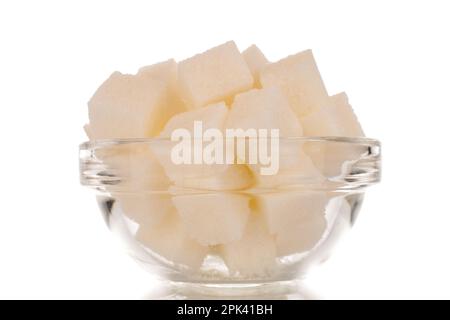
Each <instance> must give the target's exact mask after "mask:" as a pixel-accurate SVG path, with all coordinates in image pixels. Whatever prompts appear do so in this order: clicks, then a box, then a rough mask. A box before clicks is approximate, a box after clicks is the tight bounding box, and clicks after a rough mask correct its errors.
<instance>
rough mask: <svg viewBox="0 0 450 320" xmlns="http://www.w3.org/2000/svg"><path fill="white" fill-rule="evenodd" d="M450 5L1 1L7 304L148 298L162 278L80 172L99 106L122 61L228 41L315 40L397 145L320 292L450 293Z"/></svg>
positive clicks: (271, 52)
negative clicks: (136, 254) (119, 237)
mask: <svg viewBox="0 0 450 320" xmlns="http://www.w3.org/2000/svg"><path fill="white" fill-rule="evenodd" d="M447 2H448V1H422V2H416V1H379V0H378V1H329V2H323V1H310V2H308V3H303V2H300V1H290V2H286V1H280V0H277V1H272V2H267V1H261V0H259V1H230V0H227V1H222V2H218V1H203V2H201V1H180V2H177V3H175V2H172V1H159V2H156V1H154V2H150V1H142V2H138V1H123V2H117V1H111V0H109V1H70V2H69V1H29V2H24V1H2V2H1V3H0V119H1V120H0V121H1V125H0V133H1V138H2V140H1V141H2V144H1V149H0V150H1V159H0V161H1V163H0V164H1V166H0V170H1V174H0V179H1V180H0V181H1V184H0V188H1V196H0V200H1V202H0V298H142V297H145V296H149V295H152V294H154V290H155V289H154V288H155V282H154V279H153V278H152V276H151V275H148V274H146V273H145V272H144V271H142V270H141V269H140V268H139V267H138V266H136V265H135V264H134V262H133V261H132V260H131V259H129V258H128V257H127V256H126V255H125V254H124V253H123V252H122V251H121V250H120V249H118V248H119V246H118V245H117V244H116V243H115V242H114V241H112V239H113V238H112V236H111V235H110V233H109V232H108V231H107V229H106V227H105V225H104V223H103V221H102V218H101V216H100V214H99V212H98V209H97V208H96V203H95V201H94V195H93V192H91V191H90V190H85V189H83V188H82V187H81V186H80V185H79V182H78V144H79V143H80V142H82V141H83V140H84V139H85V137H84V134H83V132H82V126H83V124H84V123H85V122H86V121H87V106H86V102H87V100H88V99H89V98H90V96H91V95H92V93H93V92H94V91H95V89H96V88H97V87H98V85H99V84H100V83H101V82H102V81H103V80H104V79H105V78H106V77H107V76H108V75H109V74H110V73H111V72H112V71H114V70H120V71H122V72H135V71H136V70H137V68H138V67H140V66H143V65H146V64H150V63H154V62H158V61H162V60H165V59H167V58H169V57H174V58H176V59H183V58H186V57H189V56H191V55H193V54H194V53H197V52H201V51H204V50H206V49H208V48H209V47H212V46H215V45H218V44H221V43H223V42H225V41H227V40H231V39H233V40H235V41H236V42H237V44H238V46H240V48H241V49H245V47H247V46H248V45H250V44H252V43H256V44H257V45H258V46H259V47H260V48H261V49H262V50H263V51H264V52H265V54H266V55H267V57H269V59H271V60H277V59H279V58H282V57H283V56H285V55H288V54H292V53H295V52H298V51H300V50H304V49H308V48H312V49H313V51H314V53H315V56H316V60H317V62H318V65H319V68H320V70H321V72H322V76H323V78H324V80H325V82H326V84H327V88H328V90H329V92H330V94H334V93H337V92H339V91H343V90H345V91H346V92H347V93H348V95H349V97H350V99H351V103H352V104H353V106H354V108H355V111H356V112H357V114H358V116H359V118H360V122H361V123H362V124H363V126H364V129H365V131H366V133H367V135H368V136H370V137H373V138H377V139H380V140H381V141H382V143H383V156H384V159H383V169H384V171H383V181H382V183H381V184H380V185H377V186H375V187H373V188H371V189H369V190H368V193H367V197H366V201H365V203H364V205H363V208H362V212H361V214H360V217H359V220H358V222H357V224H356V226H355V228H354V230H353V231H352V233H351V234H350V235H349V237H347V238H346V240H345V241H343V243H342V244H341V246H340V248H339V249H338V250H337V251H336V253H335V255H334V256H333V258H332V260H331V261H330V262H328V263H327V264H325V265H324V266H323V267H322V268H319V269H316V270H315V272H313V273H312V274H311V276H310V278H309V279H308V280H307V286H308V287H309V288H311V290H312V291H314V292H315V293H316V294H317V295H318V296H319V297H322V298H450V276H449V271H450V250H449V244H450V209H449V201H448V199H449V197H450V196H449V191H450V190H449V181H450V175H449V163H450V156H449V143H448V138H449V137H450V134H449V128H450V126H449V121H450V117H449V116H450V112H449V108H450V90H449V87H450V41H449V38H450V37H449V32H450V19H449V14H450V9H449V7H447V6H446V5H447Z"/></svg>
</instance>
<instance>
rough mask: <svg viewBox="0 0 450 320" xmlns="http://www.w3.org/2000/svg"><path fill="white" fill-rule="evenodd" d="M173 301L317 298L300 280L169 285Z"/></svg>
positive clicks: (169, 295) (172, 282) (179, 283)
mask: <svg viewBox="0 0 450 320" xmlns="http://www.w3.org/2000/svg"><path fill="white" fill-rule="evenodd" d="M169 287H170V289H169V292H170V293H169V294H168V295H167V296H166V297H164V299H172V300H193V299H194V300H216V299H220V300H222V299H233V300H252V299H255V300H264V299H266V300H309V299H315V298H316V297H315V296H314V294H312V293H311V292H310V291H309V290H308V289H306V288H305V287H304V286H303V285H302V283H301V282H299V281H298V280H291V281H274V282H258V283H241V284H237V283H232V284H230V283H210V282H208V283H199V282H179V281H171V282H170V283H169Z"/></svg>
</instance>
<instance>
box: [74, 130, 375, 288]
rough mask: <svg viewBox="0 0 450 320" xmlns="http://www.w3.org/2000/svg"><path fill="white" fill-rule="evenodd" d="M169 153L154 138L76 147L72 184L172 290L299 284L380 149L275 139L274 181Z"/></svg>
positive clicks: (346, 224) (328, 244)
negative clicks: (89, 192)
mask: <svg viewBox="0 0 450 320" xmlns="http://www.w3.org/2000/svg"><path fill="white" fill-rule="evenodd" d="M172 146H173V142H171V141H170V140H169V139H158V138H155V139H132V140H131V139H129V140H127V139H124V140H101V141H100V140H98V141H91V142H86V143H83V144H81V145H80V179H81V183H82V185H84V186H87V187H90V188H92V189H94V190H95V191H96V194H97V201H98V204H99V207H100V210H101V213H102V214H103V216H104V218H105V221H106V223H107V225H108V227H109V228H110V229H111V230H112V231H113V232H114V233H116V234H118V235H120V237H121V238H122V239H123V240H124V241H125V243H126V246H127V248H128V252H129V253H130V255H131V256H132V257H133V258H135V260H136V261H137V262H138V263H140V264H141V265H143V266H144V267H145V268H146V269H148V270H149V271H150V272H152V273H153V274H156V275H158V276H159V277H161V278H163V279H165V280H168V281H171V282H174V283H177V284H179V285H186V286H189V285H190V286H197V287H203V288H225V287H227V288H242V287H252V288H256V287H260V286H263V285H269V284H276V283H289V282H291V281H295V280H298V279H299V278H301V277H303V276H304V275H305V274H306V272H307V271H308V269H309V268H310V267H311V266H313V265H315V264H317V263H322V262H324V261H325V260H326V259H327V258H328V257H329V254H330V252H331V250H332V249H333V247H334V245H335V244H336V242H337V240H338V239H339V238H340V237H341V235H342V234H344V233H345V232H347V231H348V230H349V229H350V227H351V226H352V224H353V223H354V222H355V219H356V217H357V215H358V212H359V210H360V207H361V204H362V201H363V196H364V192H365V190H366V188H367V187H368V186H371V185H372V184H374V183H377V182H379V180H380V143H379V142H378V141H376V140H373V139H368V138H340V137H339V138H338V137H292V138H281V139H280V146H281V148H280V152H279V157H280V158H279V171H278V172H277V174H275V175H272V176H261V175H258V174H255V172H258V171H257V170H255V167H254V166H253V167H252V166H247V165H244V164H234V165H220V164H211V165H205V164H203V165H199V164H181V165H178V166H177V165H175V164H173V163H170V160H167V159H170V158H169V156H168V153H169V152H170V148H171V147H172ZM306 155H307V156H308V157H306ZM312 164H313V165H312Z"/></svg>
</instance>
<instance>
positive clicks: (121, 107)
mask: <svg viewBox="0 0 450 320" xmlns="http://www.w3.org/2000/svg"><path fill="white" fill-rule="evenodd" d="M89 120H90V122H89V124H87V125H86V126H85V131H86V133H87V135H88V136H89V138H90V140H101V139H139V138H170V137H171V134H172V132H173V131H174V130H175V129H179V128H184V129H187V130H189V131H192V130H194V121H202V123H203V127H204V128H218V129H219V130H225V129H226V128H241V129H248V128H255V129H259V128H265V129H271V128H276V129H279V133H280V137H281V138H283V137H300V136H344V137H359V136H363V135H364V134H363V131H362V129H361V126H360V125H359V123H358V120H357V118H356V116H355V114H354V113H353V110H352V108H351V106H350V105H349V103H348V100H347V96H346V94H345V93H340V94H337V95H334V96H331V97H330V96H329V95H328V93H327V91H326V89H325V86H324V84H323V82H322V79H321V76H320V74H319V71H318V69H317V66H316V63H315V61H314V58H313V55H312V52H311V51H310V50H307V51H303V52H300V53H298V54H295V55H291V56H288V57H286V58H284V59H282V60H279V61H277V62H269V61H268V60H267V59H266V57H265V56H264V55H263V53H262V52H261V51H260V50H259V49H258V48H257V47H256V46H255V45H252V46H250V47H249V48H248V49H246V50H245V51H243V52H242V53H241V52H240V51H239V50H238V48H237V47H236V45H235V43H234V42H232V41H230V42H227V43H224V44H222V45H220V46H217V47H214V48H212V49H210V50H208V51H206V52H204V53H201V54H198V55H195V56H193V57H191V58H188V59H186V60H183V61H181V62H178V63H177V62H175V61H174V60H173V59H171V60H167V61H165V62H161V63H157V64H154V65H151V66H146V67H143V68H141V69H140V70H139V71H138V72H137V74H134V75H130V74H121V73H119V72H114V73H113V74H112V75H111V76H110V77H109V78H108V79H107V80H106V81H105V82H104V83H103V84H102V85H101V86H100V88H99V89H98V90H97V92H96V93H95V94H94V96H93V97H92V98H91V100H90V101H89ZM165 140H167V139H161V141H165ZM169 146H170V144H166V145H165V144H164V143H162V142H161V143H154V144H150V145H149V146H146V145H142V144H135V145H133V144H130V145H124V147H123V148H121V149H120V151H118V152H116V153H114V154H113V155H109V156H108V157H105V159H104V161H105V162H106V163H107V164H108V165H109V166H112V167H114V168H116V169H118V170H119V172H120V170H121V169H122V170H123V171H126V172H127V179H124V181H123V182H122V187H123V188H124V189H126V190H127V191H128V192H116V193H114V192H112V193H113V196H114V198H115V200H116V204H117V205H118V206H120V208H121V210H122V212H123V214H124V215H125V216H126V217H127V218H128V219H130V220H132V221H133V222H135V223H136V224H137V225H138V229H137V232H136V234H135V235H134V237H135V238H136V240H137V241H139V243H141V244H142V246H144V247H145V248H147V249H148V250H151V251H152V252H154V253H156V254H157V255H158V256H159V257H160V258H161V259H164V260H165V261H169V262H171V263H173V264H175V265H183V266H187V267H189V268H191V269H192V270H199V269H200V268H201V266H202V264H203V261H204V260H205V257H206V256H208V255H211V254H213V255H215V256H218V257H220V258H221V259H223V262H224V263H225V265H226V266H227V267H228V270H229V272H230V274H237V275H240V276H242V277H256V276H264V275H267V274H270V273H271V272H273V270H275V269H276V266H277V263H278V260H279V258H280V257H285V256H289V255H292V254H298V253H303V252H307V251H308V250H311V249H312V248H313V247H314V246H315V245H316V244H317V243H318V242H319V241H320V239H321V238H322V237H323V234H324V232H325V230H326V228H327V219H326V217H325V208H326V206H327V204H328V202H329V197H328V196H327V195H326V194H325V193H314V192H311V193H309V192H302V193H300V194H299V193H298V192H289V191H283V192H276V191H274V192H267V193H260V194H259V193H255V194H251V193H246V192H245V191H246V190H250V189H255V188H266V189H268V190H276V189H277V187H279V186H280V185H281V184H282V183H283V181H286V179H288V178H289V177H290V176H292V175H297V176H301V177H305V176H308V177H312V178H314V179H321V178H323V177H324V176H326V175H328V174H329V173H330V172H324V171H327V170H332V171H333V170H336V168H337V169H339V168H340V165H341V163H338V164H337V166H335V167H334V168H332V167H333V165H332V164H331V165H330V164H329V165H327V166H326V168H325V167H324V166H323V165H319V164H318V162H319V161H320V159H314V154H313V152H311V153H309V151H308V149H307V148H300V147H297V148H295V150H293V149H292V142H291V143H289V141H288V140H287V141H285V143H283V140H281V142H280V155H281V157H280V164H279V170H278V173H277V174H275V175H267V176H264V175H261V173H260V172H261V171H260V170H259V169H260V168H259V166H258V165H255V164H248V163H235V164H211V165H206V164H205V165H196V166H189V165H184V164H181V165H179V164H174V163H173V162H172V161H171V160H170V149H169V148H168V147H169ZM284 153H289V156H286V157H284V156H283V154H284ZM330 168H332V169H330ZM142 190H147V191H149V190H150V191H151V190H159V191H160V190H165V191H167V192H154V193H152V192H142ZM180 190H181V191H180ZM183 190H202V191H203V192H192V193H189V192H183Z"/></svg>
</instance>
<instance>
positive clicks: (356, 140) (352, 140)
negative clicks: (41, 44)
mask: <svg viewBox="0 0 450 320" xmlns="http://www.w3.org/2000/svg"><path fill="white" fill-rule="evenodd" d="M193 139H196V138H193ZM225 139H226V138H223V140H225ZM279 140H281V141H298V142H328V143H348V144H353V145H370V146H379V147H380V146H381V142H380V141H379V140H377V139H373V138H367V137H340V136H287V137H279ZM163 141H171V139H170V138H169V137H153V138H120V139H95V140H89V141H85V142H82V143H81V144H80V145H79V148H80V149H92V148H102V147H109V146H116V145H127V144H141V143H142V144H145V143H157V142H163Z"/></svg>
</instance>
